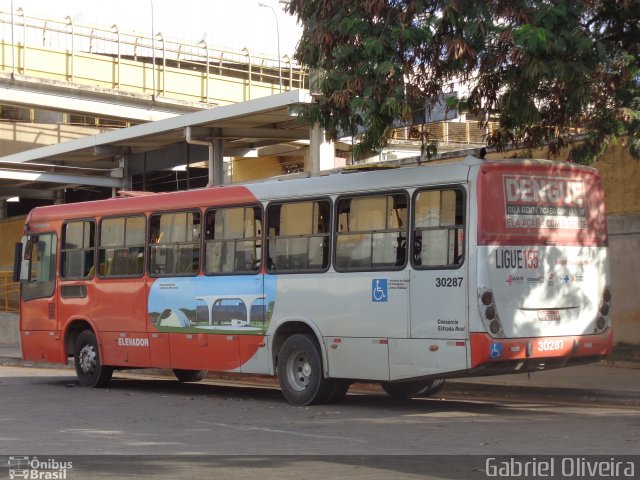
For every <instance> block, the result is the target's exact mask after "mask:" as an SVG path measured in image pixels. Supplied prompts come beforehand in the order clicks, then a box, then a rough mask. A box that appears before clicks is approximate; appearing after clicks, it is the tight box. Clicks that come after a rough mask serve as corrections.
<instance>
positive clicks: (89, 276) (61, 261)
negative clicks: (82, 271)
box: [58, 217, 98, 282]
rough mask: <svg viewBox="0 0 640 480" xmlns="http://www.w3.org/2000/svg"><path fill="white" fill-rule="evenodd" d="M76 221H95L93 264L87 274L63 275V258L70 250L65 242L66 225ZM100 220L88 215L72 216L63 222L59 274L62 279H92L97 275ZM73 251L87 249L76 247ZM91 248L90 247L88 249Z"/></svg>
mask: <svg viewBox="0 0 640 480" xmlns="http://www.w3.org/2000/svg"><path fill="white" fill-rule="evenodd" d="M76 222H90V223H93V236H94V238H93V265H92V266H91V271H90V273H89V274H88V275H87V276H68V277H67V276H63V275H62V270H63V269H64V260H63V256H64V253H65V252H66V251H69V250H65V249H64V248H63V247H64V243H65V241H66V233H67V232H66V230H65V227H66V226H67V225H68V224H70V223H76ZM97 245H98V222H97V221H96V219H95V218H93V217H86V218H72V219H66V220H64V221H63V222H62V225H61V227H60V266H59V272H58V273H59V275H60V281H63V282H64V281H67V280H71V281H78V280H92V279H93V278H94V277H95V276H96V264H97V260H98V258H97V257H98V247H97ZM71 250H73V251H78V250H85V249H81V248H76V249H71ZM87 250H89V249H87Z"/></svg>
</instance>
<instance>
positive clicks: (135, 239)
mask: <svg viewBox="0 0 640 480" xmlns="http://www.w3.org/2000/svg"><path fill="white" fill-rule="evenodd" d="M145 229H146V220H145V217H144V216H142V215H138V216H135V217H118V218H105V219H103V220H102V222H101V223H100V244H99V247H98V275H99V276H101V277H133V276H140V275H142V273H143V272H144V236H145Z"/></svg>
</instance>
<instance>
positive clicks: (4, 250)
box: [0, 216, 26, 270]
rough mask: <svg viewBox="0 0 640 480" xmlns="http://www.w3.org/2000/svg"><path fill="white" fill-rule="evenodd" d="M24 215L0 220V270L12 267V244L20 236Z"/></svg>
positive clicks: (22, 229) (18, 239)
mask: <svg viewBox="0 0 640 480" xmlns="http://www.w3.org/2000/svg"><path fill="white" fill-rule="evenodd" d="M25 218H26V216H20V217H11V218H5V219H3V220H0V270H7V269H13V252H14V245H15V243H16V242H19V241H20V239H21V238H22V232H23V231H24V220H25Z"/></svg>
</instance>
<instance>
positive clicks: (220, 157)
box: [213, 138, 224, 185]
mask: <svg viewBox="0 0 640 480" xmlns="http://www.w3.org/2000/svg"><path fill="white" fill-rule="evenodd" d="M223 162H224V145H223V143H222V139H221V138H216V139H214V140H213V184H214V185H222V184H224V165H223Z"/></svg>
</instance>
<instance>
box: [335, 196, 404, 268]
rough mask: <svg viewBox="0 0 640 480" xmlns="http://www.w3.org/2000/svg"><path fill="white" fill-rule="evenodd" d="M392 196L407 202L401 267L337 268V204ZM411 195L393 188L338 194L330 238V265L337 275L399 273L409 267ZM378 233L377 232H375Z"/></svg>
mask: <svg viewBox="0 0 640 480" xmlns="http://www.w3.org/2000/svg"><path fill="white" fill-rule="evenodd" d="M394 195H402V196H404V197H405V200H406V201H407V222H406V223H407V224H406V226H405V232H404V233H405V243H406V246H405V256H404V262H403V264H402V265H398V266H394V267H393V268H389V267H384V268H367V269H364V268H354V269H350V268H347V269H344V268H339V267H338V266H337V261H336V260H337V256H338V225H339V224H338V222H339V217H338V204H339V203H340V202H341V201H342V200H344V199H345V198H347V199H354V198H362V197H388V196H394ZM411 215H412V213H411V194H410V193H409V191H408V190H405V189H401V188H400V189H398V188H395V189H393V190H376V191H371V192H358V193H344V194H340V195H338V196H337V197H336V199H335V200H334V202H333V218H334V224H333V230H332V235H331V236H332V237H333V253H332V263H333V268H334V270H335V271H336V272H339V273H366V272H399V271H402V270H404V269H405V268H407V265H409V255H410V254H411V250H410V249H409V248H408V247H409V245H408V242H409V238H410V235H411V230H410V226H411V218H410V217H411ZM376 232H377V231H373V230H372V231H371V233H376ZM377 233H379V232H377Z"/></svg>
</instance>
